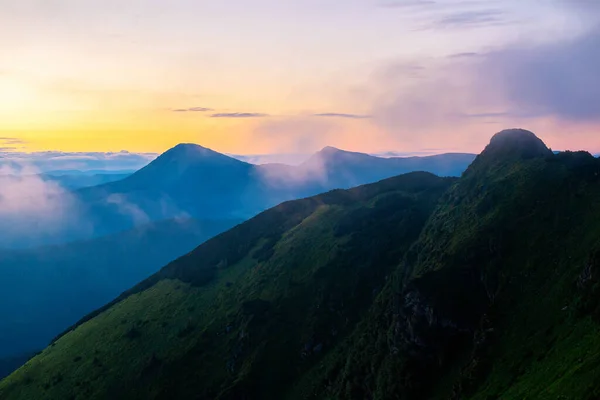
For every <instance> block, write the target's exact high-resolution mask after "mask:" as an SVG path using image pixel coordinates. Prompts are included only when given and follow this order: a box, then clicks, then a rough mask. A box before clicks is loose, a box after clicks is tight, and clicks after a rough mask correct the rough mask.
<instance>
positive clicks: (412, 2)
mask: <svg viewBox="0 0 600 400" xmlns="http://www.w3.org/2000/svg"><path fill="white" fill-rule="evenodd" d="M435 4H437V1H433V0H397V1H384V2H382V3H380V4H379V5H378V6H379V7H382V8H414V7H424V6H433V5H435Z"/></svg>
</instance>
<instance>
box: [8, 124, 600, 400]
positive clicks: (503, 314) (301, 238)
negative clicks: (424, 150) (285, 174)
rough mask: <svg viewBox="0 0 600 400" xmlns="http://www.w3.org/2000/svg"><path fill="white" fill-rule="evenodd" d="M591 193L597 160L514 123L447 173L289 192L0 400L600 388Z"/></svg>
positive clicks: (113, 310) (557, 393) (78, 334)
mask: <svg viewBox="0 0 600 400" xmlns="http://www.w3.org/2000/svg"><path fill="white" fill-rule="evenodd" d="M598 199H600V160H598V159H596V158H594V157H592V156H591V155H590V154H589V153H585V152H576V153H571V152H566V153H559V154H553V153H552V152H551V151H550V150H549V149H548V148H547V147H546V146H545V145H544V144H543V143H542V142H541V141H540V140H539V139H538V138H537V137H535V135H533V134H532V133H531V132H528V131H524V130H507V131H503V132H500V133H498V134H497V135H495V136H494V137H493V138H492V140H491V142H490V144H489V145H488V146H487V147H486V149H485V150H484V151H483V152H482V153H481V154H480V155H479V156H478V157H477V159H476V160H475V161H474V162H473V164H472V165H471V166H470V167H469V168H468V170H467V171H466V172H465V173H464V175H463V176H462V177H461V178H459V179H455V178H437V177H435V176H433V175H430V174H426V173H411V174H406V175H402V176H399V177H396V178H392V179H388V180H384V181H382V182H379V183H376V184H371V185H366V186H362V187H358V188H355V189H352V190H349V191H342V190H337V191H332V192H329V193H326V194H323V195H319V196H315V197H312V198H307V199H302V200H297V201H292V202H287V203H283V204H281V205H279V206H277V207H275V208H273V209H270V210H268V211H266V212H263V213H261V214H259V215H257V216H256V217H254V218H252V219H251V220H249V221H247V222H245V223H243V224H241V225H239V226H237V227H236V228H234V229H231V230H229V231H227V232H225V233H223V234H221V235H219V236H217V237H215V238H214V239H212V240H209V241H207V242H206V243H204V244H203V245H201V246H199V247H198V248H197V249H195V250H194V251H192V252H191V253H189V254H187V255H186V256H184V257H182V258H180V259H178V260H176V261H174V262H172V263H170V264H168V265H167V266H166V267H164V268H163V269H162V270H161V271H160V272H159V273H157V274H155V275H153V276H151V277H150V278H148V279H147V280H145V281H143V282H141V283H140V284H139V285H137V286H135V287H133V288H132V289H131V290H129V291H127V292H125V293H124V294H123V295H121V296H120V297H119V298H117V299H115V300H114V301H113V302H111V303H109V304H107V305H106V306H105V307H103V308H101V309H99V310H97V311H96V312H94V313H92V314H90V315H89V316H88V317H86V318H84V319H83V320H82V321H80V323H78V324H77V325H76V326H74V327H73V328H72V329H71V330H69V331H67V332H65V333H64V335H61V336H60V337H58V338H57V340H56V341H55V342H54V343H53V344H52V345H51V346H50V347H48V348H47V349H45V350H44V351H43V352H42V353H41V354H39V355H37V356H36V357H34V358H33V359H32V360H30V361H29V362H27V364H26V365H25V366H23V367H22V368H20V369H19V370H18V371H16V372H15V373H14V374H12V375H11V376H9V377H8V378H6V379H5V380H3V381H1V382H0V397H2V398H6V399H28V398H48V399H62V398H73V397H74V398H78V397H83V398H115V399H119V398H122V399H147V398H155V399H162V398H164V399H166V398H198V399H221V400H226V399H227V400H229V399H230V400H234V399H235V400H237V399H261V400H262V399H266V400H269V399H306V398H318V399H356V400H358V399H415V400H416V399H477V400H479V399H481V400H489V399H500V398H502V399H523V398H530V399H549V398H550V399H553V398H560V399H584V400H592V399H596V398H598V397H599V396H600V386H599V385H598V383H597V382H598V381H600V301H599V298H600V296H599V290H600V283H599V280H598V276H600V239H599V238H600V227H599V226H598V223H597V221H598V220H600V202H599V201H598ZM265 371H269V373H268V374H267V373H265Z"/></svg>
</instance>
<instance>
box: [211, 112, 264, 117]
mask: <svg viewBox="0 0 600 400" xmlns="http://www.w3.org/2000/svg"><path fill="white" fill-rule="evenodd" d="M268 116H269V114H263V113H246V112H244V113H241V112H235V113H217V114H213V115H211V118H263V117H268Z"/></svg>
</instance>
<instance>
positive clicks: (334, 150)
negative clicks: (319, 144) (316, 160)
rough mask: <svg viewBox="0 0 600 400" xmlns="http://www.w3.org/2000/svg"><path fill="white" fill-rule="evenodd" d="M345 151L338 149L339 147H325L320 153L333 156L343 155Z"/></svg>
mask: <svg viewBox="0 0 600 400" xmlns="http://www.w3.org/2000/svg"><path fill="white" fill-rule="evenodd" d="M343 152H344V151H343V150H340V149H338V148H337V147H333V146H325V147H323V148H322V149H321V150H320V151H319V153H320V154H323V155H333V154H338V153H343Z"/></svg>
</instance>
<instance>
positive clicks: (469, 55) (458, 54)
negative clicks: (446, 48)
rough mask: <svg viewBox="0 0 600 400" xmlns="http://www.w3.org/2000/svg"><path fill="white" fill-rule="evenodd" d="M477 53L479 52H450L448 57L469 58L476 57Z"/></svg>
mask: <svg viewBox="0 0 600 400" xmlns="http://www.w3.org/2000/svg"><path fill="white" fill-rule="evenodd" d="M479 55H480V54H479V53H476V52H465V53H456V54H450V55H449V56H448V58H470V57H477V56H479Z"/></svg>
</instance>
